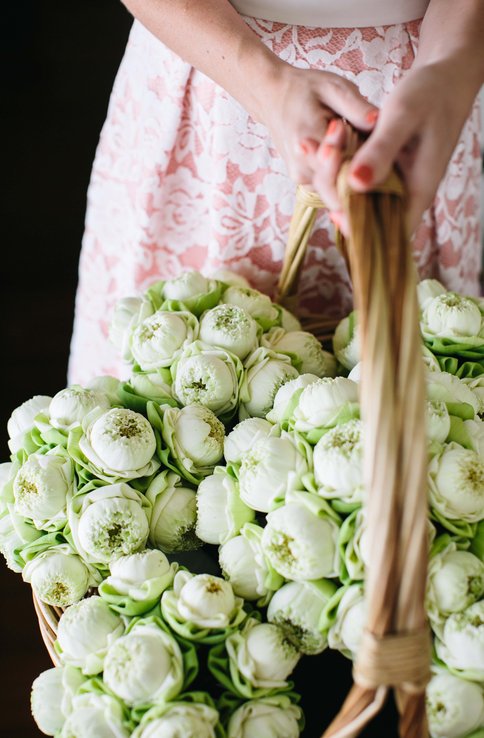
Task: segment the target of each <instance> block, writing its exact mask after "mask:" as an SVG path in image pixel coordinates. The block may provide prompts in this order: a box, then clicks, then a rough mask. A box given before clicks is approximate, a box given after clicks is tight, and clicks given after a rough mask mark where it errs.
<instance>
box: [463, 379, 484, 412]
mask: <svg viewBox="0 0 484 738" xmlns="http://www.w3.org/2000/svg"><path fill="white" fill-rule="evenodd" d="M461 382H464V384H466V385H467V386H468V387H469V389H471V390H472V391H473V393H474V395H475V396H476V397H477V402H478V408H477V412H478V414H479V415H484V374H480V375H479V376H478V377H465V378H462V379H461Z"/></svg>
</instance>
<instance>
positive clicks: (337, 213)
mask: <svg viewBox="0 0 484 738" xmlns="http://www.w3.org/2000/svg"><path fill="white" fill-rule="evenodd" d="M329 217H330V220H331V221H332V222H333V223H334V225H335V226H336V228H337V229H338V230H339V231H341V233H342V234H343V236H344V237H345V238H348V236H349V232H350V227H349V223H348V218H347V217H346V215H345V214H344V213H343V212H342V211H341V210H333V211H331V212H330V213H329Z"/></svg>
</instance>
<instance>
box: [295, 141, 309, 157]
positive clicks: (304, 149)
mask: <svg viewBox="0 0 484 738" xmlns="http://www.w3.org/2000/svg"><path fill="white" fill-rule="evenodd" d="M297 150H298V152H299V153H300V154H302V155H303V156H307V155H308V154H309V150H310V144H309V141H308V139H307V138H303V139H301V141H299V143H298V145H297Z"/></svg>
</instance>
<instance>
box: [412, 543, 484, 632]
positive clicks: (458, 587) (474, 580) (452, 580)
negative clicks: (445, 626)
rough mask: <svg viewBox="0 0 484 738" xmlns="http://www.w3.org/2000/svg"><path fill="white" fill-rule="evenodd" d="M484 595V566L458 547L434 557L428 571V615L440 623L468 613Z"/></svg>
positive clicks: (451, 547)
mask: <svg viewBox="0 0 484 738" xmlns="http://www.w3.org/2000/svg"><path fill="white" fill-rule="evenodd" d="M483 594H484V562H482V561H480V560H479V559H478V558H477V556H474V554H472V553H470V552H469V551H458V550H457V547H456V545H455V543H452V544H450V545H449V546H448V547H447V548H446V549H445V550H444V551H441V552H440V553H438V554H436V555H435V556H433V557H432V559H431V560H430V563H429V569H428V581H427V599H426V605H427V611H428V613H429V616H430V618H431V620H433V621H435V620H436V621H437V623H441V621H442V620H443V618H445V617H447V616H448V615H451V614H452V613H454V612H460V611H461V610H465V609H466V608H467V607H469V605H472V603H473V602H475V601H476V600H478V599H480V597H482V595H483Z"/></svg>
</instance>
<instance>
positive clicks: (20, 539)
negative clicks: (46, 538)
mask: <svg viewBox="0 0 484 738" xmlns="http://www.w3.org/2000/svg"><path fill="white" fill-rule="evenodd" d="M18 468H19V465H18V463H15V464H13V463H12V462H6V463H3V464H0V553H2V554H3V556H4V557H5V561H6V564H7V566H8V568H9V569H11V570H12V571H15V572H17V573H19V572H21V571H22V567H23V562H22V563H20V562H19V561H18V559H17V556H16V554H17V552H18V551H19V550H21V549H22V547H23V546H24V545H25V544H28V543H30V542H32V541H35V540H36V539H37V538H40V536H42V532H41V531H39V530H37V528H35V526H34V524H33V523H32V522H31V521H30V520H28V519H27V518H24V517H23V515H17V513H16V512H15V510H14V495H13V480H14V479H15V476H16V473H17V470H18Z"/></svg>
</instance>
